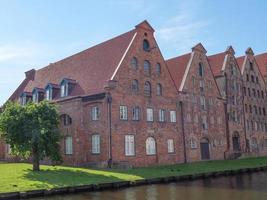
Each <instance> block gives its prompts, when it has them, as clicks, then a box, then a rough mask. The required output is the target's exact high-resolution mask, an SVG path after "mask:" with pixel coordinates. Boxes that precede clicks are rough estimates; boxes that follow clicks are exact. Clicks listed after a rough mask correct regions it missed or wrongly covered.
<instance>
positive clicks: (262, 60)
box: [255, 53, 267, 76]
mask: <svg viewBox="0 0 267 200" xmlns="http://www.w3.org/2000/svg"><path fill="white" fill-rule="evenodd" d="M255 59H256V62H257V64H258V66H259V69H260V71H261V74H262V75H263V76H267V53H263V54H259V55H256V56H255Z"/></svg>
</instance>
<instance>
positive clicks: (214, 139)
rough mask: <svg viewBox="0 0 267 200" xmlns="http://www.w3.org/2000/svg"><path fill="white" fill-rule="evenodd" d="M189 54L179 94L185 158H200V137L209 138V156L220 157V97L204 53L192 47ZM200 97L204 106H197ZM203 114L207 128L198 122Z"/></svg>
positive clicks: (222, 125)
mask: <svg viewBox="0 0 267 200" xmlns="http://www.w3.org/2000/svg"><path fill="white" fill-rule="evenodd" d="M193 54H194V55H193V60H192V63H191V66H190V69H189V72H188V76H187V78H186V81H185V85H184V88H183V91H182V92H181V93H180V96H179V98H180V99H181V100H182V101H183V105H184V106H183V109H184V112H183V113H184V126H185V136H186V149H187V156H188V161H189V162H192V161H199V160H202V157H201V144H200V142H201V140H202V139H204V138H206V139H207V140H208V141H209V151H210V159H212V160H217V159H224V152H225V151H226V135H225V117H224V116H225V115H224V101H223V100H222V99H221V98H220V94H219V91H218V88H217V86H216V83H215V80H214V77H213V74H212V72H211V69H210V67H209V63H208V61H207V58H206V55H205V53H203V52H200V51H194V52H193ZM199 63H202V65H203V67H204V74H203V77H201V76H200V75H199ZM200 81H203V82H204V90H203V91H201V90H200ZM201 97H204V98H205V104H206V108H205V109H203V108H202V107H201V102H200V98H201ZM204 116H206V118H207V125H208V128H207V129H204V128H203V125H202V122H203V118H204ZM191 143H195V145H192V144H191Z"/></svg>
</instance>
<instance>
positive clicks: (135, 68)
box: [131, 57, 138, 70]
mask: <svg viewBox="0 0 267 200" xmlns="http://www.w3.org/2000/svg"><path fill="white" fill-rule="evenodd" d="M131 67H132V69H134V70H137V69H138V60H137V58H136V57H133V58H132V60H131Z"/></svg>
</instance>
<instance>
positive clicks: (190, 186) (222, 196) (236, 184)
mask: <svg viewBox="0 0 267 200" xmlns="http://www.w3.org/2000/svg"><path fill="white" fill-rule="evenodd" d="M42 199H47V200H63V199H64V200H106V199H107V200H113V199H114V200H124V199H127V200H142V199H145V200H176V199H177V200H214V199H216V200H226V199H230V200H240V199H242V200H254V199H255V200H266V199H267V173H266V172H260V173H254V174H246V175H237V176H229V177H219V178H210V179H204V180H196V181H190V182H189V181H188V182H182V183H170V184H159V185H149V186H140V187H132V188H127V189H122V190H112V191H102V192H91V193H82V194H77V195H64V196H55V197H50V198H39V199H37V200H42Z"/></svg>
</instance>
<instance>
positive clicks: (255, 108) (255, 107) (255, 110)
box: [254, 106, 258, 115]
mask: <svg viewBox="0 0 267 200" xmlns="http://www.w3.org/2000/svg"><path fill="white" fill-rule="evenodd" d="M257 111H258V109H257V106H254V112H255V114H256V115H257V114H258V112H257Z"/></svg>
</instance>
